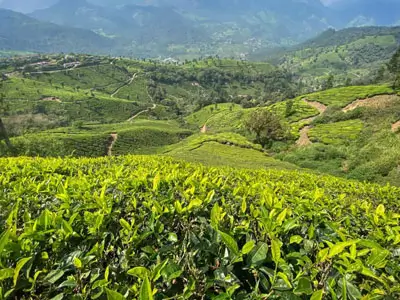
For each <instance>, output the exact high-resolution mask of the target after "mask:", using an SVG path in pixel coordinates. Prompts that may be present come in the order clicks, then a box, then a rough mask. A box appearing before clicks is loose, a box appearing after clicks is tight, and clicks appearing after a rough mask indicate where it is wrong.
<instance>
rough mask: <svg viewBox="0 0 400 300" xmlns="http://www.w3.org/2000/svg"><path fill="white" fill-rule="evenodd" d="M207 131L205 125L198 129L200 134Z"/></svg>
mask: <svg viewBox="0 0 400 300" xmlns="http://www.w3.org/2000/svg"><path fill="white" fill-rule="evenodd" d="M207 131H208V128H207V125H204V126H203V127H201V129H200V132H201V133H207Z"/></svg>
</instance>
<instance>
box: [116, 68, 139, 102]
mask: <svg viewBox="0 0 400 300" xmlns="http://www.w3.org/2000/svg"><path fill="white" fill-rule="evenodd" d="M136 76H137V73H135V74H133V76H132V77H131V78H130V79H129V80H128V81H127V82H125V83H124V84H123V85H121V86H120V87H119V88H117V89H116V90H115V91H114V92H113V93H112V94H111V98H114V96H115V95H116V94H118V92H119V91H120V90H121V89H122V88H124V87H126V86H128V85H131V84H132V82H133V81H134V80H135V78H136Z"/></svg>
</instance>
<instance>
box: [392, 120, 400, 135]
mask: <svg viewBox="0 0 400 300" xmlns="http://www.w3.org/2000/svg"><path fill="white" fill-rule="evenodd" d="M392 131H393V132H399V131H400V121H398V122H396V123H393V124H392Z"/></svg>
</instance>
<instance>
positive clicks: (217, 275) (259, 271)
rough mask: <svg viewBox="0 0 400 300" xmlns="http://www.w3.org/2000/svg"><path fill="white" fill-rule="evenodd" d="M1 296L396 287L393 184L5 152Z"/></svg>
mask: <svg viewBox="0 0 400 300" xmlns="http://www.w3.org/2000/svg"><path fill="white" fill-rule="evenodd" d="M0 167H1V169H2V175H1V181H0V199H1V200H0V205H1V208H2V209H1V212H0V222H1V224H0V225H1V226H0V227H1V228H2V233H1V236H0V241H1V242H0V262H1V269H0V297H1V298H2V299H8V298H11V299H14V298H15V299H32V298H39V299H71V297H72V298H73V299H106V298H107V299H193V298H201V297H203V298H204V297H205V298H207V299H264V298H268V299H283V298H285V299H310V298H311V299H313V300H321V299H393V300H394V299H398V298H399V297H400V282H399V281H400V269H399V266H400V261H399V253H398V252H399V250H398V245H399V243H400V239H399V237H400V228H399V226H398V224H399V218H400V215H399V213H398V212H399V203H398V199H399V197H400V190H399V189H397V188H392V187H381V186H377V185H371V184H362V183H357V182H353V181H348V180H341V179H336V178H333V177H329V176H316V175H311V174H308V173H304V172H297V171H239V170H234V169H229V168H218V169H216V168H206V167H204V166H201V165H192V164H189V163H183V162H179V161H175V160H172V159H168V158H161V157H130V156H127V157H123V158H97V159H84V158H81V159H32V158H23V157H21V158H8V159H7V158H3V159H1V160H0Z"/></svg>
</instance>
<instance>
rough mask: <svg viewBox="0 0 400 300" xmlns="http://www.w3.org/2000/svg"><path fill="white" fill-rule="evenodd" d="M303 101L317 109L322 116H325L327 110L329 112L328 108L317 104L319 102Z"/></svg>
mask: <svg viewBox="0 0 400 300" xmlns="http://www.w3.org/2000/svg"><path fill="white" fill-rule="evenodd" d="M303 101H304V102H305V103H307V104H308V105H310V106H312V107H314V108H315V109H317V110H318V111H319V113H320V114H323V113H324V112H325V111H326V110H327V108H328V107H327V106H326V105H324V104H322V103H320V102H317V101H309V100H308V99H303Z"/></svg>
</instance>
